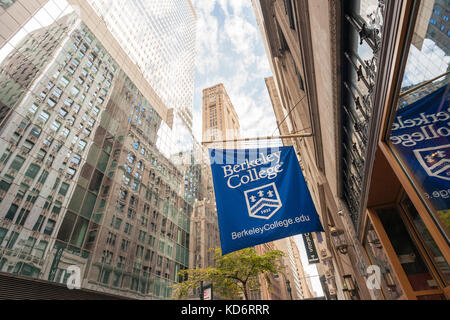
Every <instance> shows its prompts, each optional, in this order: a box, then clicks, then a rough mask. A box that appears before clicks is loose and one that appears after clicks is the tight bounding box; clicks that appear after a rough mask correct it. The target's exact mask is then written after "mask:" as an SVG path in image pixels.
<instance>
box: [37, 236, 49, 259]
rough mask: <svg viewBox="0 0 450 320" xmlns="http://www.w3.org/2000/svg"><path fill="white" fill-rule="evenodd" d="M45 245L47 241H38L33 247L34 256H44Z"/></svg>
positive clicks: (40, 257)
mask: <svg viewBox="0 0 450 320" xmlns="http://www.w3.org/2000/svg"><path fill="white" fill-rule="evenodd" d="M47 245H48V242H47V241H44V240H41V241H39V243H38V245H37V246H36V247H35V248H34V256H35V257H36V258H39V259H42V258H43V257H44V253H45V249H47Z"/></svg>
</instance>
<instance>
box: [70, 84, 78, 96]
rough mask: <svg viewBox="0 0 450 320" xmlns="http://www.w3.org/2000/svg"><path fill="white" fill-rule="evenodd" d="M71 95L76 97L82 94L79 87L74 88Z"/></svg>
mask: <svg viewBox="0 0 450 320" xmlns="http://www.w3.org/2000/svg"><path fill="white" fill-rule="evenodd" d="M70 93H71V94H72V95H73V96H74V97H76V96H77V95H78V94H79V93H80V89H78V88H77V87H75V86H73V87H72V89H71V90H70Z"/></svg>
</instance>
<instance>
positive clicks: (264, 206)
mask: <svg viewBox="0 0 450 320" xmlns="http://www.w3.org/2000/svg"><path fill="white" fill-rule="evenodd" d="M244 194H245V201H246V203H247V210H248V214H249V215H250V217H253V218H259V219H270V218H271V217H272V216H273V215H274V214H275V213H276V212H277V211H278V210H279V209H280V208H281V207H282V203H281V200H280V195H279V194H278V190H277V187H276V185H275V183H274V182H272V183H269V184H266V185H264V186H261V187H258V188H254V189H251V190H247V191H245V192H244Z"/></svg>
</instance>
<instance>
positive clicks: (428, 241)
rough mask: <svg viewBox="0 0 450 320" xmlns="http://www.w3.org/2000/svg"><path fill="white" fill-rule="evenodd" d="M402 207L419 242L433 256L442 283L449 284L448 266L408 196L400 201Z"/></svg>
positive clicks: (449, 268)
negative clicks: (419, 239)
mask: <svg viewBox="0 0 450 320" xmlns="http://www.w3.org/2000/svg"><path fill="white" fill-rule="evenodd" d="M402 208H403V209H404V210H405V213H406V215H407V217H408V219H409V220H410V221H411V223H412V224H413V227H414V230H415V231H416V232H417V234H418V235H419V237H420V238H421V240H422V241H421V243H422V244H423V245H424V246H425V249H426V250H427V252H428V253H429V255H430V256H431V257H432V258H433V260H434V264H435V266H436V267H437V269H438V270H439V273H440V276H441V278H442V279H443V281H444V283H445V284H446V285H449V284H450V266H449V265H448V263H447V261H446V260H445V258H444V255H443V254H442V252H441V250H440V249H439V247H438V246H437V244H436V242H435V241H434V239H433V237H432V236H431V234H430V232H429V231H428V228H427V227H426V226H425V223H424V222H423V220H422V218H421V217H420V215H419V213H418V212H417V210H416V208H415V207H414V205H413V204H412V202H411V200H410V199H409V198H408V197H405V199H404V200H403V201H402Z"/></svg>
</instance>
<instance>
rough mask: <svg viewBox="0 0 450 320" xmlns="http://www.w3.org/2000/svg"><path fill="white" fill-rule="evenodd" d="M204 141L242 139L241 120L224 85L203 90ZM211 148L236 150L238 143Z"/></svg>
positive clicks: (215, 144)
mask: <svg viewBox="0 0 450 320" xmlns="http://www.w3.org/2000/svg"><path fill="white" fill-rule="evenodd" d="M202 118H203V120H202V121H203V125H202V136H203V141H215V140H217V141H221V140H232V139H237V138H239V137H240V132H239V130H240V125H239V118H238V115H237V113H236V110H235V109H234V107H233V104H232V103H231V100H230V97H229V96H228V94H227V91H226V90H225V87H224V85H223V84H221V83H220V84H217V85H215V86H212V87H210V88H206V89H203V113H202ZM208 146H209V147H219V148H221V147H224V148H227V147H229V148H236V147H237V146H238V143H237V142H229V143H220V142H219V143H213V144H209V145H208Z"/></svg>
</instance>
